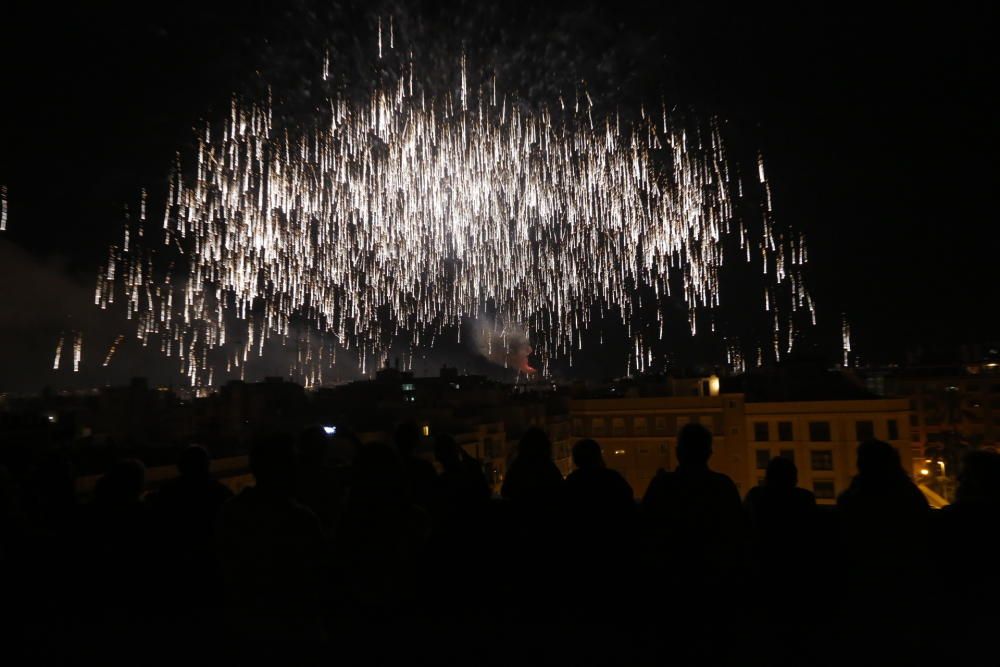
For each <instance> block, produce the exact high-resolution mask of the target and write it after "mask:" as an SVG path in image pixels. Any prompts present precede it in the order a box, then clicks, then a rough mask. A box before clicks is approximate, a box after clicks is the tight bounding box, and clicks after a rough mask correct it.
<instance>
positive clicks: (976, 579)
mask: <svg viewBox="0 0 1000 667" xmlns="http://www.w3.org/2000/svg"><path fill="white" fill-rule="evenodd" d="M936 518H937V520H938V521H937V523H938V530H937V531H935V533H936V539H935V541H934V545H933V546H934V551H935V553H936V555H937V561H938V576H937V577H935V579H934V580H935V581H936V582H937V583H938V585H939V586H940V587H941V588H943V589H944V590H946V591H948V594H947V595H946V596H945V598H946V599H945V605H946V607H947V608H948V609H952V610H954V614H955V615H956V616H957V617H959V618H963V619H964V618H968V617H972V616H980V617H985V616H992V617H994V620H995V617H996V616H997V615H1000V574H998V573H997V570H996V567H995V566H994V565H993V564H992V562H991V558H990V557H989V556H988V554H997V553H1000V454H998V453H996V452H991V451H985V450H984V451H974V452H970V453H969V454H967V455H966V456H965V459H964V461H963V463H962V468H961V471H960V473H959V475H958V489H957V490H956V493H955V502H954V503H953V504H951V505H948V506H946V507H944V508H943V509H942V510H941V511H940V513H939V516H937V517H936Z"/></svg>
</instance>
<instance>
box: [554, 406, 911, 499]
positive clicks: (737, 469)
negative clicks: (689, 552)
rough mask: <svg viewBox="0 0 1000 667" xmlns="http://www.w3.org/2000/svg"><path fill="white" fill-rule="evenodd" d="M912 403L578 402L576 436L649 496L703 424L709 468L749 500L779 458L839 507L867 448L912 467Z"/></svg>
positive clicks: (574, 420) (573, 414)
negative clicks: (877, 445)
mask: <svg viewBox="0 0 1000 667" xmlns="http://www.w3.org/2000/svg"><path fill="white" fill-rule="evenodd" d="M909 415H910V413H909V404H908V402H907V401H906V400H904V399H869V400H831V401H780V402H748V401H747V400H746V396H745V395H744V394H737V393H733V394H727V393H722V394H718V395H715V396H713V395H711V394H708V395H701V396H663V397H648V398H639V397H624V398H601V399H582V400H573V401H571V402H570V420H571V423H572V429H573V437H574V438H575V439H579V438H593V439H594V440H596V441H597V442H598V443H600V445H601V449H602V451H603V452H604V458H605V461H606V462H607V464H608V466H609V467H611V468H614V469H615V470H617V471H619V472H620V473H621V474H622V475H624V477H625V479H626V480H628V482H629V484H630V485H631V486H632V490H633V492H634V493H635V494H636V496H637V497H642V495H643V493H645V490H646V488H647V487H648V486H649V482H650V481H651V480H652V478H653V476H654V475H655V474H656V472H657V470H659V469H660V468H663V469H664V470H673V469H674V468H675V467H676V465H677V458H676V447H677V433H678V431H679V430H680V429H681V428H682V427H683V426H684V424H687V423H689V422H697V423H700V424H702V425H703V426H705V427H706V428H708V429H709V430H710V431H711V432H712V435H713V454H712V459H711V461H710V462H709V465H710V466H711V467H712V469H713V470H716V471H718V472H721V473H724V474H726V475H728V476H729V477H731V478H732V480H733V481H734V482H735V483H736V485H737V487H738V489H739V491H740V493H741V494H746V492H747V491H749V490H750V488H751V487H753V486H754V485H756V484H758V483H760V482H761V481H762V480H763V478H764V472H765V470H766V468H767V463H768V461H770V459H771V458H772V457H775V456H785V457H788V458H790V459H792V460H793V461H794V462H795V464H796V467H797V468H798V470H799V485H800V486H802V487H803V488H806V489H810V490H812V491H813V492H814V493H815V494H816V497H817V500H818V502H820V503H824V504H831V503H833V502H834V501H835V500H836V497H837V495H838V494H840V493H841V492H842V491H844V490H845V489H846V488H847V487H848V485H849V484H850V480H851V478H852V476H853V475H854V473H855V452H856V448H857V445H858V443H859V442H861V441H863V440H867V439H871V438H877V439H879V440H885V441H887V442H889V443H891V444H892V445H893V446H894V447H896V449H897V450H898V451H899V452H900V457H901V459H902V461H903V464H904V467H905V468H906V469H907V470H909V469H910V468H911V467H912V462H911V459H912V452H911V449H910V432H909Z"/></svg>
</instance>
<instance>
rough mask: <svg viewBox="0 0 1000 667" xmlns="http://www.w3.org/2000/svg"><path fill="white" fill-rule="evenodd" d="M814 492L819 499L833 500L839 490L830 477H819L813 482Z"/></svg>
mask: <svg viewBox="0 0 1000 667" xmlns="http://www.w3.org/2000/svg"><path fill="white" fill-rule="evenodd" d="M813 493H814V494H815V495H816V499H817V500H833V499H834V498H836V497H837V490H836V488H835V487H834V485H833V480H830V479H817V480H816V481H815V482H813Z"/></svg>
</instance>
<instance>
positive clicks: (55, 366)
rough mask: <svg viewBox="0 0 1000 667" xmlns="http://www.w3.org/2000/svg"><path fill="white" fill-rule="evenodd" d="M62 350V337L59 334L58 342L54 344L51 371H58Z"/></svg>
mask: <svg viewBox="0 0 1000 667" xmlns="http://www.w3.org/2000/svg"><path fill="white" fill-rule="evenodd" d="M62 349H63V335H62V334H59V341H58V342H57V343H56V357H55V360H54V361H53V362H52V370H54V371H57V370H59V365H60V363H61V361H62Z"/></svg>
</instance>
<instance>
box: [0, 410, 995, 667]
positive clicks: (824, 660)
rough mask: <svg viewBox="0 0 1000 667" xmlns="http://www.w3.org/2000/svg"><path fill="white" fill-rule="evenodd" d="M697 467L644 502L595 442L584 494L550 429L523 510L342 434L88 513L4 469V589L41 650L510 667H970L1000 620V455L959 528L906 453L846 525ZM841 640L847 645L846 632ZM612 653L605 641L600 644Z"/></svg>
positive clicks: (54, 463)
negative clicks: (219, 651)
mask: <svg viewBox="0 0 1000 667" xmlns="http://www.w3.org/2000/svg"><path fill="white" fill-rule="evenodd" d="M428 440H430V441H432V447H428V445H429V444H431V443H430V442H428ZM424 449H427V450H428V451H423V450H424ZM676 453H677V466H676V469H674V470H671V471H665V470H661V471H659V472H658V474H657V475H656V476H655V478H654V479H653V480H652V481H651V483H650V484H649V486H648V488H647V489H644V490H643V493H642V494H641V496H639V498H640V499H639V500H638V501H637V500H636V494H635V493H634V490H633V489H632V488H631V487H630V486H629V484H628V482H627V481H626V480H625V479H624V478H623V477H622V476H621V475H620V474H619V473H617V472H616V471H614V470H612V469H611V468H609V467H607V466H606V465H605V462H604V460H603V457H602V453H601V445H600V444H599V443H598V442H596V441H594V440H589V439H588V440H581V441H579V442H578V443H576V445H575V446H574V447H573V452H572V454H573V463H574V467H575V470H574V471H573V472H572V473H571V474H570V475H569V476H568V477H566V478H564V477H563V475H562V474H561V473H560V471H559V469H558V468H557V467H556V465H555V464H554V462H553V459H552V446H551V443H550V441H549V439H548V437H547V435H546V434H545V433H544V432H543V431H541V430H539V429H537V428H532V429H529V430H528V431H527V432H525V433H524V434H523V437H522V438H521V439H520V443H519V446H518V448H517V452H516V455H515V456H514V458H513V460H512V461H511V463H510V465H509V467H508V471H507V474H506V476H505V479H504V481H503V485H502V489H501V491H500V493H499V497H493V494H492V493H491V490H490V487H489V486H488V484H487V481H486V476H485V475H484V472H483V467H482V465H481V464H480V462H479V461H477V460H476V459H475V458H473V457H472V456H470V455H469V453H468V452H467V451H466V450H465V449H464V448H463V447H461V446H460V445H459V444H458V443H457V442H456V441H455V440H454V439H453V438H452V437H450V436H448V435H446V434H441V435H437V436H436V437H434V438H432V439H427V438H421V436H420V433H419V431H418V430H417V428H416V426H415V425H414V424H411V423H406V424H402V425H400V426H399V427H398V428H397V429H396V431H395V437H394V441H393V442H392V443H370V444H362V443H361V442H360V441H359V440H358V439H357V438H356V437H355V436H354V435H353V434H351V433H350V432H348V431H346V430H344V429H341V430H340V431H339V432H338V433H337V434H336V435H328V434H327V433H326V432H325V431H324V430H323V429H322V428H319V427H315V428H309V429H306V430H305V431H303V432H302V433H300V434H297V436H295V437H292V436H288V435H278V434H272V435H268V436H266V437H261V438H260V439H259V440H258V441H257V442H256V443H255V444H254V446H253V448H252V451H251V453H250V456H249V464H250V469H251V472H252V474H253V478H254V484H253V485H252V486H250V487H248V488H245V489H243V490H242V491H241V492H240V493H238V494H236V495H235V496H234V495H233V494H232V493H231V492H230V490H229V489H228V488H227V487H226V486H224V485H223V484H222V483H220V482H219V481H217V480H216V479H214V478H213V476H212V474H211V472H210V455H209V453H208V452H207V451H206V450H205V449H204V448H202V447H198V446H192V447H190V448H188V449H187V450H185V451H184V452H183V453H182V454H181V455H180V457H179V460H178V461H177V473H178V474H177V476H176V477H175V478H174V479H172V480H170V481H169V482H167V483H165V484H163V485H161V486H160V487H159V488H157V489H155V490H154V491H151V492H149V493H147V494H145V495H144V488H145V480H144V476H145V469H144V467H143V464H142V463H141V462H139V461H138V460H135V459H126V460H121V461H118V462H116V463H114V464H113V465H112V466H111V467H110V469H108V470H107V472H106V474H105V475H103V476H102V477H101V478H100V480H99V481H98V483H97V486H96V488H95V490H94V494H93V499H92V500H91V501H90V502H87V503H80V502H79V501H78V497H77V494H76V493H75V492H74V475H73V470H72V467H71V466H69V465H68V464H66V463H65V462H63V461H59V460H46V461H42V462H39V463H37V464H36V465H34V466H32V467H31V469H30V471H28V472H25V473H23V474H20V475H18V476H15V475H13V474H12V473H11V471H10V470H9V469H7V468H5V467H0V572H2V577H3V581H2V582H0V584H2V587H3V590H4V591H5V592H6V594H5V597H6V599H7V606H8V607H9V608H14V609H18V610H19V612H20V613H21V615H22V621H24V627H25V628H26V630H25V632H26V633H27V634H26V636H27V637H29V638H30V637H35V638H36V639H38V640H39V641H41V640H43V639H44V638H45V637H48V638H51V637H53V636H66V637H71V638H77V639H78V638H79V637H80V636H82V635H92V634H94V633H96V634H98V635H99V634H100V633H102V632H104V633H107V635H108V636H109V637H110V636H111V635H112V634H114V633H120V632H122V631H129V632H132V633H133V634H135V635H137V636H140V637H142V636H148V637H156V636H159V635H157V634H156V633H157V631H158V630H157V628H162V627H169V628H170V632H176V633H177V634H178V636H184V637H187V638H192V637H195V638H197V637H201V638H216V639H218V638H220V637H222V638H228V639H232V640H234V641H244V642H255V641H257V640H261V639H294V640H300V641H314V640H315V641H323V640H331V639H332V638H334V637H341V641H346V640H344V639H343V637H344V634H345V629H346V628H355V629H357V628H360V627H366V628H369V629H370V628H379V627H383V628H384V627H400V625H402V626H407V624H408V627H411V628H413V627H421V628H425V629H427V631H428V632H441V633H444V632H445V630H444V628H462V630H461V631H455V630H453V631H452V632H455V633H457V634H460V635H461V636H462V638H463V640H466V641H468V642H470V643H471V644H475V643H476V642H477V641H478V642H479V643H480V644H481V645H484V646H485V645H491V644H492V645H493V646H494V647H493V648H492V649H490V651H491V655H492V656H493V658H492V659H491V660H488V661H487V662H491V663H505V662H516V661H517V657H516V656H515V655H514V654H513V653H510V652H508V653H504V649H503V648H497V647H496V645H495V643H496V642H499V643H501V644H503V645H505V646H506V647H507V649H506V650H507V651H512V650H513V649H511V648H510V647H511V646H514V645H520V646H521V647H522V648H523V647H524V646H527V645H528V644H533V643H534V641H535V640H536V639H539V640H540V639H545V638H546V637H547V638H548V640H549V641H550V642H551V641H552V639H553V638H552V637H551V636H547V635H546V632H545V631H544V630H540V629H539V628H543V627H546V624H548V623H557V624H561V625H560V627H566V628H576V630H577V633H578V634H577V635H575V639H573V640H572V642H576V643H574V644H573V646H575V650H577V651H579V653H580V654H586V655H587V656H589V657H590V658H592V659H595V660H596V661H598V662H602V661H604V660H602V659H601V655H602V653H601V651H608V652H609V653H608V656H605V657H608V661H609V662H615V663H618V662H619V661H620V662H623V663H629V662H644V661H645V660H646V658H648V657H649V656H658V655H670V656H673V657H675V658H676V661H677V662H678V663H679V664H687V663H691V664H724V663H728V662H734V663H736V662H738V663H740V664H758V662H759V664H839V662H840V661H841V660H842V659H843V656H844V655H847V654H844V653H837V651H836V650H832V649H831V646H838V645H839V646H846V647H848V648H845V649H843V650H844V651H849V650H856V649H858V647H859V646H860V645H861V644H860V643H861V642H862V641H868V640H870V639H872V638H877V639H882V640H886V639H887V637H889V635H891V634H892V633H897V631H898V633H897V634H895V635H894V639H893V641H889V642H887V646H888V648H887V649H886V651H887V653H886V654H885V656H884V659H882V662H881V663H880V664H892V663H893V660H892V658H900V659H903V658H906V659H908V657H907V656H911V655H914V654H912V653H911V652H912V651H917V650H918V649H917V648H915V647H914V646H913V645H908V643H912V642H915V643H916V645H917V646H920V647H921V648H920V649H919V650H928V647H929V646H930V647H931V648H935V647H936V648H937V649H939V650H942V651H946V652H947V651H952V652H953V653H952V655H958V654H960V653H961V651H960V649H959V648H955V646H953V645H952V644H957V645H959V646H965V647H968V646H969V644H968V637H967V635H966V634H965V633H966V631H967V629H968V628H974V627H978V625H977V624H985V623H986V622H985V621H984V620H983V619H989V618H991V617H992V618H994V619H995V617H996V615H997V608H998V605H1000V602H998V600H1000V575H998V573H997V572H998V570H997V568H996V567H995V563H994V561H993V559H994V558H995V557H996V554H997V553H998V552H997V547H998V536H997V529H998V527H1000V524H998V519H1000V454H996V453H993V452H988V451H978V452H974V453H972V454H970V455H969V456H968V457H967V459H966V461H965V465H964V468H963V470H962V473H961V477H960V480H959V482H960V483H959V486H958V491H957V500H956V502H955V503H954V504H952V505H950V506H948V507H947V508H945V509H944V510H941V511H935V512H931V511H930V509H929V507H928V504H927V502H926V501H925V499H924V496H923V494H922V493H921V492H920V491H919V490H918V489H917V487H916V486H915V485H914V483H913V482H912V481H911V480H910V479H909V478H908V476H907V474H906V473H905V471H904V469H903V466H902V465H901V462H900V459H899V455H898V453H897V452H896V450H895V449H894V448H893V447H891V446H890V445H888V444H887V443H884V442H879V441H869V442H864V443H861V444H860V445H859V446H858V449H857V474H856V475H855V477H854V479H853V482H852V483H851V485H850V488H848V489H847V490H846V491H844V492H843V493H842V494H841V496H840V497H839V498H838V500H837V503H836V507H835V508H826V509H824V508H822V507H820V506H817V503H816V500H815V498H814V497H813V494H812V493H811V492H809V491H807V490H804V489H802V488H799V487H798V486H797V471H796V468H795V465H794V463H793V462H792V461H790V460H788V459H786V458H780V457H779V458H774V459H772V460H771V461H770V463H769V465H768V467H767V474H766V477H765V479H764V481H763V483H762V484H761V485H760V486H757V487H755V488H753V489H750V491H749V492H748V493H747V494H746V496H745V498H741V497H740V494H739V492H738V491H737V487H736V485H735V484H734V483H733V481H732V480H731V479H729V478H728V477H727V476H725V475H723V474H720V473H718V472H715V471H713V470H712V469H711V467H710V463H711V456H712V436H711V434H710V433H709V432H708V431H707V430H706V429H705V428H704V427H702V426H700V425H698V424H688V425H686V426H685V427H684V428H683V429H682V430H681V432H680V433H679V437H678V443H677V452H676ZM915 617H919V618H922V621H916V620H914V624H913V625H912V627H911V626H910V625H909V623H910V619H913V618H915ZM845 619H846V620H845ZM927 619H937V620H935V621H934V623H933V627H934V628H935V631H934V632H930V633H927V632H924V630H923V629H924V628H926V627H927V624H928V623H927ZM834 622H836V623H840V624H841V625H837V626H835V627H837V628H841V629H842V628H844V627H845V626H844V625H843V624H844V623H847V627H849V629H850V631H849V632H848V631H845V632H846V633H847V636H848V637H849V638H848V639H845V638H844V637H842V636H840V635H839V633H840V630H828V629H824V627H825V625H826V624H827V623H834ZM391 624H396V625H395V626H392V625H391ZM593 627H599V628H600V630H599V632H600V636H601V637H603V638H604V639H603V641H596V640H595V639H594V638H593V636H592V635H591V634H590V631H581V630H580V628H593ZM831 627H834V626H831ZM889 627H892V628H893V630H892V631H890V630H888V628H889ZM486 628H493V629H494V630H495V629H496V628H520V630H518V631H517V632H519V633H521V634H517V633H515V634H514V638H511V637H510V636H507V635H509V634H510V633H509V632H507V635H505V637H506V638H501V639H496V638H495V637H493V636H492V635H486V634H484V633H486V632H487V631H486V630H485V629H486ZM60 632H62V633H65V634H63V635H60V634H59V633H60ZM496 632H500V631H499V630H496ZM144 633H145V634H144ZM531 633H535V634H531ZM759 633H766V634H767V636H768V637H769V639H767V640H766V642H765V640H764V638H763V637H762V636H761V635H760V634H759ZM366 636H382V637H383V640H382V641H384V642H387V643H389V644H391V643H393V641H400V642H405V641H406V640H405V639H404V638H403V637H404V635H403V634H394V633H393V632H388V631H386V632H385V633H384V634H383V635H379V634H378V633H376V635H366ZM405 636H409V637H410V638H411V641H412V636H413V635H412V634H411V635H405ZM567 636H573V633H572V632H569V633H568V635H567ZM779 636H780V639H779V638H778V637H779ZM393 637H395V639H393ZM518 637H519V639H518ZM529 637H530V639H529ZM735 638H742V639H740V640H739V641H737V640H736V639H735ZM939 638H942V639H939ZM353 641H354V642H355V643H356V645H357V644H360V642H361V640H360V639H358V638H354V639H353ZM379 641H380V640H378V639H376V640H374V643H373V645H372V646H368V645H366V646H367V649H366V650H370V651H375V652H377V651H379V650H383V649H380V648H379V647H378V643H379ZM938 641H940V642H941V643H943V644H946V645H947V646H939V645H937V644H935V642H938ZM518 642H520V643H518ZM572 642H571V643H572ZM921 642H923V643H921ZM458 643H460V640H459V639H458V638H457V637H455V636H452V637H451V638H450V639H449V640H448V641H446V642H444V644H445V645H450V646H456V645H457V644H458ZM765 643H766V644H767V646H768V647H769V648H767V649H766V650H765V648H764V644H765ZM748 645H753V646H757V649H756V650H752V649H750V648H748ZM776 647H777V648H776ZM949 647H950V648H949ZM385 650H388V649H385ZM435 650H446V649H442V648H441V647H440V646H438V648H437V649H435ZM762 652H763V653H762ZM611 655H613V656H615V658H614V659H611V658H610V657H609V656H611ZM762 655H763V656H764V657H763V658H762V659H760V660H759V661H758V660H757V658H761V656H762ZM751 656H756V658H753V657H751ZM439 657H441V656H439ZM442 661H445V660H444V659H443V658H442ZM459 661H461V660H459ZM903 661H906V660H903ZM471 662H477V661H476V660H472V661H471ZM955 664H957V663H955Z"/></svg>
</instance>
